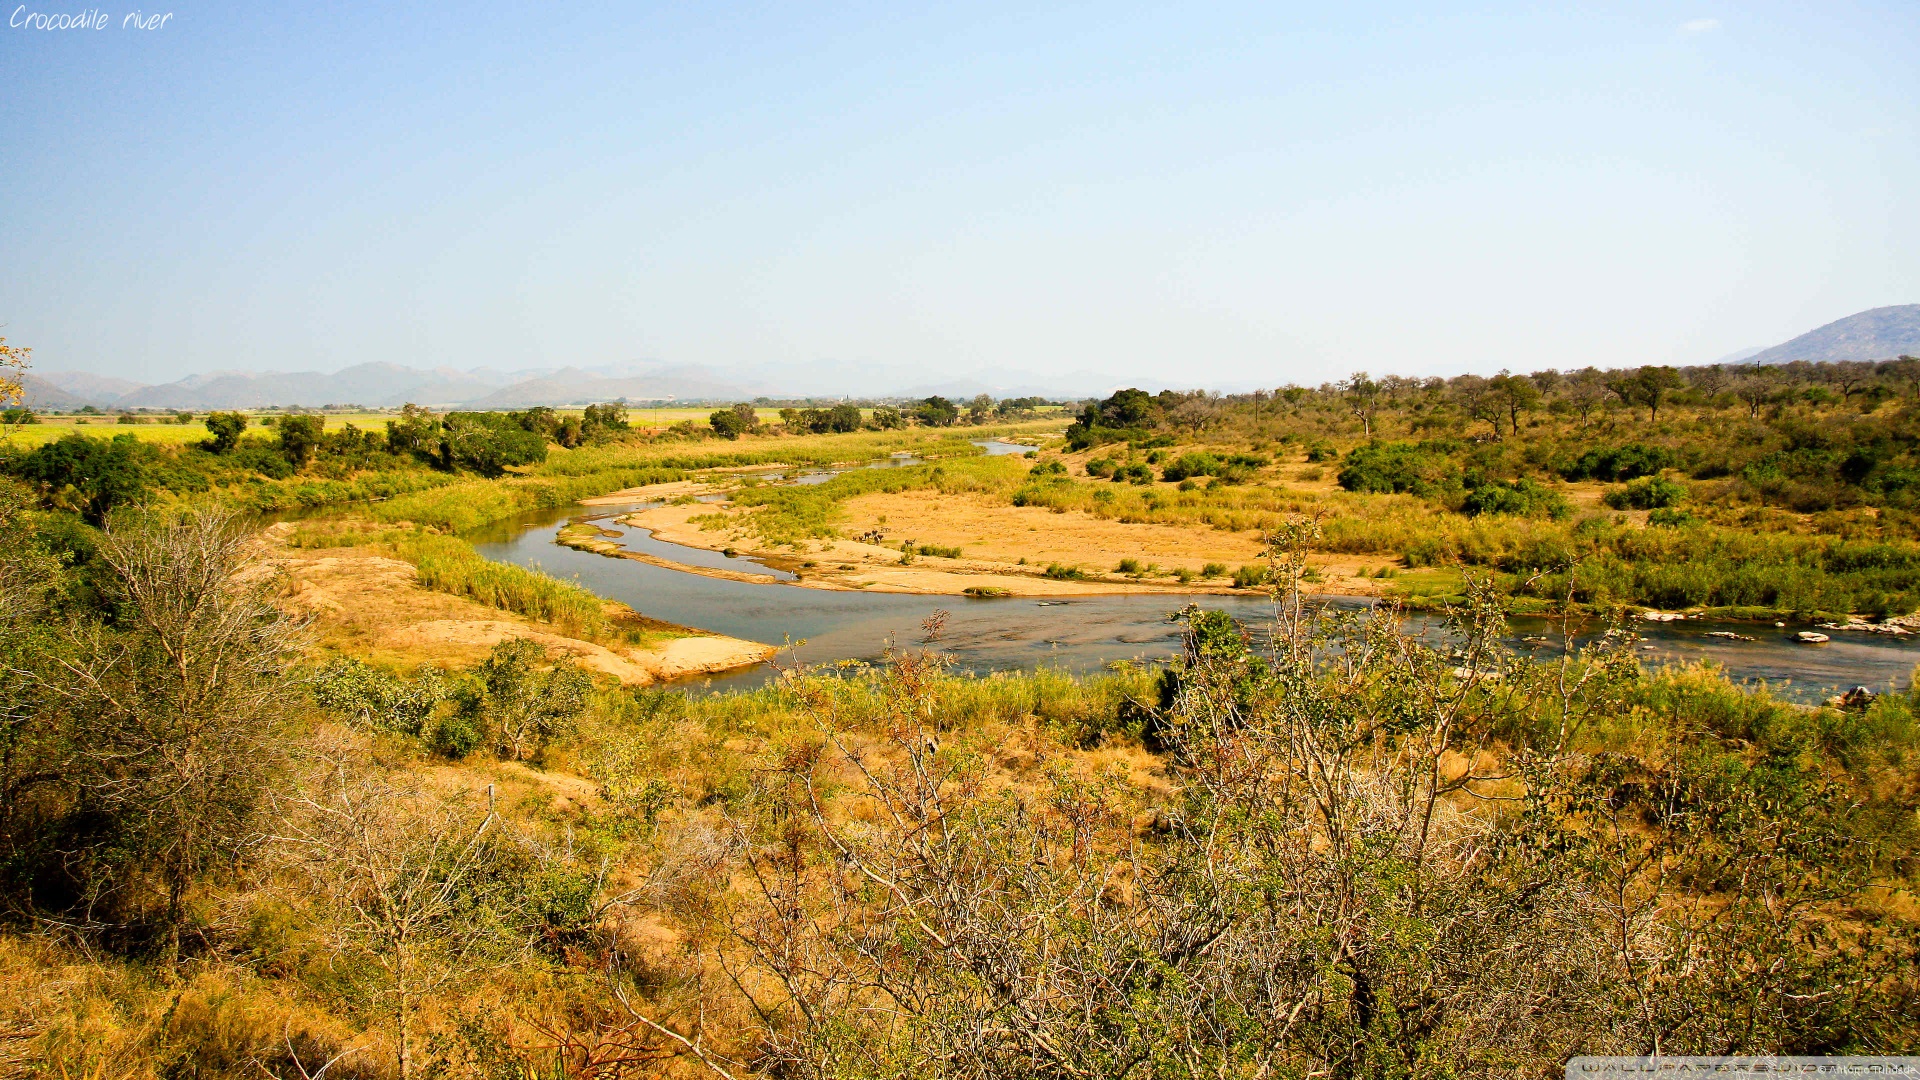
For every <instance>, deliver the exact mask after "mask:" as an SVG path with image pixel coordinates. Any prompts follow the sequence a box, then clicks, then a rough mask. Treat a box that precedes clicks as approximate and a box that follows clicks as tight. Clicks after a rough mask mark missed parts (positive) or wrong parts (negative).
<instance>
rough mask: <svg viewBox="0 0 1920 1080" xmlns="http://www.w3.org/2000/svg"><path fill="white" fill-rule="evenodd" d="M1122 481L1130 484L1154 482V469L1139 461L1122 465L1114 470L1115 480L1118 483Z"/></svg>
mask: <svg viewBox="0 0 1920 1080" xmlns="http://www.w3.org/2000/svg"><path fill="white" fill-rule="evenodd" d="M1121 481H1125V482H1127V483H1129V484H1151V483H1153V470H1152V469H1151V468H1149V467H1147V465H1145V464H1144V463H1142V462H1138V461H1136V462H1134V463H1133V464H1131V465H1122V466H1121V467H1119V468H1117V469H1115V470H1113V482H1114V483H1116V484H1118V483H1120V482H1121Z"/></svg>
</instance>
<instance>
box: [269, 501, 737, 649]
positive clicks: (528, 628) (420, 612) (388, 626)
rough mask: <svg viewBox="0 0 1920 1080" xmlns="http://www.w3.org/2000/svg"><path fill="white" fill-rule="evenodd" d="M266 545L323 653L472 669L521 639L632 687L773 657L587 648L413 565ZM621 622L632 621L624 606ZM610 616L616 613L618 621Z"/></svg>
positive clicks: (697, 642) (678, 643)
mask: <svg viewBox="0 0 1920 1080" xmlns="http://www.w3.org/2000/svg"><path fill="white" fill-rule="evenodd" d="M279 528H280V527H279V526H276V527H275V528H274V529H269V530H268V531H267V533H266V534H265V536H264V537H263V539H264V541H265V547H266V561H267V567H268V569H269V571H270V572H271V573H273V574H275V575H276V576H277V577H278V578H279V581H280V583H281V584H280V589H279V593H280V602H281V603H282V604H284V605H285V606H286V607H287V608H288V609H290V610H293V611H298V612H300V613H302V614H305V615H308V616H310V617H311V618H312V620H313V621H312V631H313V633H314V635H315V637H316V644H317V645H318V646H319V647H320V648H321V649H323V650H327V651H333V652H341V653H346V654H349V655H353V656H359V657H364V658H368V659H373V660H378V661H383V662H386V663H394V664H400V665H412V664H422V663H432V664H448V665H468V664H473V663H476V662H478V661H479V660H481V659H483V658H484V657H485V656H486V655H487V652H488V651H489V650H490V649H492V648H493V646H494V645H495V644H497V643H498V642H500V641H502V640H504V639H506V638H510V637H519V638H527V639H530V640H532V641H536V642H538V643H540V644H541V645H544V646H546V647H547V648H549V649H552V650H553V651H554V652H556V653H559V654H563V655H566V656H569V657H571V658H573V659H574V660H575V662H577V663H579V664H580V665H581V666H582V667H585V668H588V669H589V670H592V671H597V672H601V673H603V674H606V675H611V676H613V677H614V678H616V679H619V680H620V681H621V682H623V683H626V684H628V685H633V686H645V685H648V684H650V683H655V682H661V681H664V680H668V679H678V678H686V677H689V676H694V675H709V674H715V673H718V672H723V671H731V670H734V669H736V668H741V667H748V666H751V665H753V664H758V663H760V662H762V661H764V660H766V659H768V658H770V657H771V656H772V655H773V653H774V651H775V650H774V648H773V647H772V646H770V645H762V644H760V643H759V642H757V641H744V640H741V639H739V638H731V637H724V636H721V635H717V634H708V633H706V632H705V631H701V630H695V629H692V628H688V627H678V626H667V625H665V624H655V626H654V628H653V629H652V630H650V632H649V633H648V634H647V635H646V639H645V640H644V641H642V642H641V643H639V644H634V645H630V644H626V643H623V642H618V641H613V642H608V643H604V644H603V643H600V642H593V641H586V640H582V639H580V638H576V637H570V636H568V635H566V634H562V633H559V632H558V631H556V630H555V628H554V627H551V626H547V625H543V624H540V623H536V622H533V621H532V620H529V619H525V618H522V617H520V616H518V615H515V614H512V613H511V612H505V611H499V610H497V609H494V608H491V607H485V606H482V605H480V604H478V603H475V602H473V601H471V600H467V599H465V598H463V597H457V596H449V595H447V594H445V593H439V592H434V591H431V590H429V589H425V588H422V587H421V586H420V585H419V583H418V581H417V580H416V577H415V573H414V568H413V566H412V564H410V563H406V562H402V561H401V560H399V559H394V558H390V557H387V556H385V555H382V554H381V553H379V552H377V551H373V550H370V549H367V548H324V549H316V550H306V549H299V548H291V547H288V546H287V545H286V544H284V543H281V542H280V541H279V537H278V535H276V532H275V530H276V529H279ZM609 607H610V608H618V609H619V613H620V614H628V612H627V609H626V608H625V606H624V605H609ZM611 613H612V612H610V614H611Z"/></svg>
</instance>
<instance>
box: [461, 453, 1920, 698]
mask: <svg viewBox="0 0 1920 1080" xmlns="http://www.w3.org/2000/svg"><path fill="white" fill-rule="evenodd" d="M980 445H982V446H983V447H985V448H986V449H987V450H988V452H989V453H1019V452H1022V451H1024V450H1026V449H1027V448H1026V447H1022V446H1013V445H1009V444H1006V443H997V442H996V443H982V444H980ZM911 463H913V462H912V459H893V460H890V461H887V462H884V463H882V466H881V467H885V466H893V465H901V464H911ZM869 467H872V466H869ZM832 475H834V472H833V471H828V470H798V471H796V472H795V473H794V474H790V475H789V476H788V477H786V479H787V480H789V481H790V482H796V483H819V482H821V481H823V480H826V479H827V478H828V477H830V476H832ZM649 505H652V504H650V503H645V502H639V501H636V502H634V503H632V504H630V505H599V506H584V505H575V506H568V507H561V508H558V509H553V510H548V511H543V512H540V513H537V514H532V515H528V516H525V517H522V518H519V519H510V520H507V521H502V522H496V523H495V524H493V525H491V526H488V527H487V528H484V529H481V530H478V531H476V532H474V533H471V534H469V535H468V537H467V538H468V539H469V540H471V541H472V542H473V543H474V546H475V548H476V549H477V550H478V551H479V552H480V553H481V554H482V555H484V556H486V557H487V558H490V559H495V560H498V561H501V562H510V563H516V564H519V565H521V566H527V567H534V568H538V569H542V570H545V571H546V572H547V573H550V574H554V575H556V576H558V577H563V578H574V579H577V580H578V581H579V583H580V584H581V585H582V586H584V587H586V588H588V589H591V590H592V591H594V592H595V593H598V594H599V595H601V596H604V597H607V598H609V599H612V600H618V601H620V602H622V603H624V604H627V605H629V606H631V607H633V608H634V609H635V610H636V611H640V612H642V613H644V614H646V615H648V616H651V617H653V618H656V619H664V620H666V621H668V622H674V623H680V624H682V625H685V626H697V627H700V628H702V629H705V630H711V631H713V632H715V633H719V634H727V635H730V636H732V637H738V638H745V639H748V640H751V641H760V642H765V643H767V644H770V645H782V644H786V643H790V642H791V643H795V644H794V647H793V649H792V650H791V652H788V653H783V655H782V662H791V661H792V660H793V659H795V658H797V659H798V660H800V661H801V662H804V663H809V664H814V663H822V662H826V661H833V660H842V659H858V660H875V659H878V658H879V657H880V656H881V654H882V653H883V652H884V650H885V649H886V647H887V643H888V641H889V640H890V639H891V640H893V641H896V642H898V643H900V644H902V645H915V644H917V643H918V641H919V639H920V637H921V629H920V626H921V622H922V621H923V620H925V619H927V618H928V617H930V616H932V615H933V614H934V612H935V611H937V610H944V611H946V612H948V613H949V614H948V617H947V620H946V624H945V630H944V632H943V634H942V636H941V638H940V643H939V647H940V648H941V649H942V650H944V651H946V652H948V653H950V654H952V655H953V657H954V659H955V663H956V666H957V667H958V668H959V669H960V670H963V671H970V672H975V673H984V672H991V671H1007V670H1020V669H1029V668H1036V667H1046V666H1051V667H1058V668H1062V669H1065V670H1068V671H1074V672H1084V671H1090V670H1095V669H1098V668H1100V667H1101V666H1103V665H1105V664H1107V663H1110V662H1112V661H1117V660H1133V659H1145V660H1154V659H1162V658H1165V657H1168V656H1171V655H1173V654H1174V653H1176V652H1177V651H1178V650H1179V647H1180V642H1179V632H1178V628H1177V627H1175V626H1174V625H1173V624H1172V623H1170V622H1169V621H1168V619H1167V616H1168V614H1169V613H1170V612H1173V611H1177V610H1178V609H1179V608H1180V607H1182V606H1183V605H1185V604H1187V603H1189V602H1195V603H1199V604H1202V605H1205V606H1207V607H1211V608H1221V609H1224V610H1226V611H1228V612H1230V613H1232V614H1233V615H1234V616H1235V617H1236V618H1239V619H1241V620H1242V621H1243V622H1246V623H1248V624H1250V625H1252V626H1255V627H1256V628H1257V627H1260V626H1263V625H1266V624H1270V623H1271V621H1272V607H1271V604H1270V602H1269V601H1268V600H1267V598H1266V597H1264V596H1228V595H1218V594H1195V595H1191V596H1188V595H1181V594H1175V593H1154V594H1125V595H1110V596H1088V597H1084V598H1073V599H1066V600H1060V599H1036V598H1032V597H1005V598H974V597H962V596H915V595H906V594H900V593H863V592H834V591H828V590H823V589H809V588H801V587H797V586H791V585H760V584H752V583H748V582H741V581H731V580H727V579H724V578H714V577H706V576H703V575H700V574H691V573H686V572H683V571H679V570H672V569H668V568H665V567H660V566H653V565H651V564H648V563H643V562H637V561H635V560H632V559H618V558H608V557H606V556H603V555H596V554H593V553H591V552H586V551H579V550H576V549H573V548H568V547H562V546H560V545H559V544H556V543H554V535H555V534H556V533H557V532H558V531H559V530H560V527H561V526H563V525H565V524H566V523H567V522H568V521H569V520H571V519H574V518H579V517H591V518H593V519H595V523H596V524H598V525H600V526H602V527H603V528H607V529H609V530H612V531H616V532H619V533H620V534H621V536H620V540H619V543H620V544H621V545H622V546H624V547H626V548H628V549H629V550H633V551H639V552H644V553H647V554H651V555H655V556H658V557H660V558H663V559H667V560H670V561H673V562H679V563H683V564H687V565H693V566H707V567H719V568H727V569H743V570H750V571H752V572H754V573H759V574H768V575H771V576H773V577H776V578H782V579H785V578H790V577H791V575H790V574H787V573H786V572H785V571H780V570H776V569H774V568H771V567H766V566H761V565H758V564H754V563H753V562H752V561H751V560H749V559H746V558H744V557H742V558H734V557H729V556H727V555H724V554H722V553H720V552H716V551H708V550H706V549H703V548H694V547H687V546H685V545H681V544H672V543H668V542H665V541H662V540H657V539H655V538H653V536H652V535H651V534H649V533H648V532H647V531H646V530H644V529H636V528H633V527H630V526H627V525H623V524H620V523H619V522H617V521H615V520H613V519H614V517H615V516H617V515H620V514H625V513H628V512H630V511H632V510H637V509H641V508H643V507H646V506H649ZM743 564H746V565H743ZM1334 602H1335V603H1338V604H1343V605H1352V606H1356V607H1359V606H1364V605H1365V604H1366V602H1367V601H1365V600H1364V599H1357V598H1338V599H1336V600H1334ZM1412 621H1413V622H1414V623H1415V625H1416V626H1418V627H1423V628H1428V627H1433V626H1435V625H1437V623H1436V620H1434V619H1433V618H1432V617H1431V616H1419V615H1417V616H1415V617H1414V618H1413V620H1412ZM1635 629H1636V631H1637V632H1638V633H1639V634H1640V635H1641V636H1642V638H1643V639H1644V640H1643V641H1642V642H1641V647H1642V654H1641V655H1642V657H1643V658H1644V660H1645V661H1646V662H1647V663H1649V664H1650V665H1658V664H1679V663H1691V662H1697V661H1702V660H1711V661H1713V662H1715V663H1718V664H1719V665H1721V666H1722V667H1723V668H1724V669H1725V671H1726V673H1727V674H1728V675H1729V676H1730V677H1732V678H1734V679H1736V680H1740V681H1765V682H1766V683H1768V684H1769V685H1770V686H1772V687H1773V689H1774V690H1775V692H1776V693H1778V694H1780V695H1782V696H1784V697H1788V698H1792V699H1794V700H1799V701H1817V700H1821V699H1824V698H1826V697H1828V696H1830V695H1832V694H1834V693H1837V692H1839V691H1841V690H1844V689H1846V688H1848V687H1851V686H1854V685H1865V686H1868V687H1871V688H1872V689H1874V690H1876V691H1881V690H1886V689H1889V688H1891V687H1895V686H1898V687H1899V688H1902V689H1904V688H1905V687H1906V686H1907V685H1908V684H1909V682H1910V680H1911V677H1912V673H1913V670H1914V666H1915V664H1916V663H1920V640H1916V638H1912V637H1909V638H1901V637H1891V636H1883V635H1878V634H1865V633H1858V632H1850V633H1843V632H1835V633H1834V634H1833V635H1832V636H1833V640H1832V641H1831V642H1829V643H1826V644H1823V645H1803V644H1800V643H1798V642H1796V641H1794V640H1793V635H1794V633H1795V632H1796V631H1797V630H1800V629H1804V628H1803V627H1798V626H1789V627H1786V628H1784V629H1782V628H1776V627H1773V626H1771V625H1754V624H1751V623H1729V624H1718V623H1710V622H1703V621H1697V620H1688V621H1686V622H1675V623H1642V624H1638V625H1636V627H1635ZM1512 630H1513V637H1512V640H1511V644H1512V645H1513V646H1514V647H1515V648H1516V649H1541V650H1557V649H1558V648H1559V647H1560V644H1561V637H1560V634H1559V632H1558V629H1557V627H1556V626H1555V625H1554V624H1551V623H1549V622H1547V621H1546V620H1541V619H1515V620H1514V622H1513V627H1512ZM1716 631H1719V632H1733V633H1739V634H1745V635H1749V636H1751V637H1754V638H1757V639H1758V640H1755V641H1738V640H1732V639H1728V638H1717V637H1712V636H1709V635H1710V634H1712V633H1713V632H1716ZM1577 632H1578V631H1576V633H1577ZM773 674H774V668H773V667H771V666H770V665H760V666H759V667H756V668H751V669H746V670H743V671H739V672H733V673H729V674H726V675H720V676H713V677H709V678H701V679H696V680H692V681H690V683H689V685H688V686H687V689H689V690H692V691H696V692H705V691H711V690H728V689H750V688H752V687H755V686H759V685H761V684H763V683H765V682H766V681H767V680H768V679H770V678H771V677H772V676H773Z"/></svg>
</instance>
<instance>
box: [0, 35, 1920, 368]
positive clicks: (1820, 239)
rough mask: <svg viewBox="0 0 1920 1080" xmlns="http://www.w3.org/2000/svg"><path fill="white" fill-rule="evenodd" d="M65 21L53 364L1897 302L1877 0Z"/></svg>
mask: <svg viewBox="0 0 1920 1080" xmlns="http://www.w3.org/2000/svg"><path fill="white" fill-rule="evenodd" d="M28 10H43V11H56V10H58V11H66V10H69V9H64V8H59V9H56V8H53V7H49V6H47V5H40V6H38V7H35V8H30V9H28ZM70 10H72V11H73V12H79V11H81V10H83V9H81V8H72V9H70ZM100 10H101V11H103V12H107V13H109V14H111V15H112V20H111V24H110V25H109V26H108V27H107V28H105V29H101V30H98V31H92V30H87V31H35V30H31V29H24V28H20V27H0V90H4V94H0V146H5V147H6V148H7V150H8V154H7V159H8V160H7V165H6V168H5V169H4V170H0V199H4V205H5V206H6V207H7V210H6V212H5V213H4V214H0V265H4V266H5V267H6V272H5V273H4V274H0V323H3V324H5V325H4V326H0V335H4V336H5V337H7V338H8V339H10V340H11V341H12V342H13V343H15V344H22V345H28V346H31V347H33V348H34V349H35V356H34V359H35V363H36V366H37V367H39V368H40V369H42V370H46V371H89V372H94V373H97V374H100V375H106V376H114V377H121V378H128V379H133V380H136V381H140V382H147V383H163V382H168V381H172V380H174V379H177V378H180V377H182V376H184V375H188V374H196V373H206V372H212V371H220V370H240V371H284V372H297V371H320V372H332V371H337V370H339V369H342V368H346V367H351V366H353V365H356V364H360V363H365V362H369V361H385V362H390V363H395V364H401V365H405V366H408V367H415V368H434V367H449V368H454V369H458V370H463V371H464V370H474V369H493V370H497V371H527V370H539V369H549V370H550V369H558V368H564V367H582V368H589V369H591V368H604V367H608V366H618V365H627V364H636V363H657V364H661V365H665V366H669V367H692V368H700V369H703V370H719V371H724V370H737V369H742V368H749V367H766V366H780V365H813V364H820V363H835V362H838V363H845V364H850V365H877V366H880V367H883V368H885V369H886V370H889V371H896V372H899V373H901V376H900V377H901V378H902V379H904V380H908V381H911V380H914V379H916V378H919V379H921V381H927V382H933V381H938V380H941V379H952V378H957V377H963V376H966V375H968V374H969V373H971V372H974V371H978V370H981V369H989V368H996V369H1005V370H1011V371H1016V372H1032V373H1034V375H1035V377H1036V378H1048V377H1055V376H1061V375H1066V374H1068V373H1072V372H1096V373H1100V374H1103V375H1110V376H1112V377H1114V378H1118V379H1143V378H1156V379H1159V380H1162V381H1172V382H1184V383H1186V384H1189V385H1194V386H1215V387H1230V386H1239V385H1267V386H1273V385H1280V384H1283V383H1288V382H1296V383H1302V384H1307V385H1313V384H1318V383H1320V382H1323V381H1326V380H1328V379H1333V378H1338V377H1339V376H1341V375H1343V374H1345V373H1346V372H1348V371H1352V370H1356V369H1365V370H1369V371H1372V372H1375V373H1376V374H1378V373H1385V372H1396V373H1402V374H1414V375H1425V374H1453V373H1457V372H1461V371H1479V372H1491V371H1494V370H1497V369H1500V368H1513V369H1515V370H1531V369H1537V368H1542V367H1559V368H1569V367H1582V366H1586V365H1589V364H1591V365H1595V366H1601V367H1614V366H1628V365H1633V364H1639V363H1670V364H1696V363H1709V362H1712V361H1713V360H1715V359H1717V358H1720V357H1722V356H1725V355H1728V354H1731V353H1734V352H1736V351H1738V350H1742V349H1746V348H1752V347H1762V346H1769V345H1774V344H1777V343H1779V342H1781V341H1785V340H1787V339H1788V338H1791V337H1793V336H1795V335H1798V334H1800V333H1803V332H1805V331H1807V330H1810V329H1812V328H1814V327H1816V326H1819V325H1822V324H1825V323H1827V322H1830V321H1832V320H1834V319H1838V318H1841V317H1843V316H1846V315H1850V314H1853V313H1854V312H1858V311H1861V310H1865V309H1869V308H1875V307H1880V306H1885V305H1892V304H1903V303H1911V302H1914V301H1915V300H1920V260H1915V259H1914V258H1913V257H1912V252H1913V251H1915V250H1920V214H1916V213H1915V211H1916V210H1920V196H1916V194H1915V193H1914V192H1913V191H1912V190H1911V185H1910V184H1903V183H1902V182H1901V181H1900V178H1901V177H1903V176H1912V175H1915V174H1916V169H1915V166H1916V165H1917V164H1920V143H1917V142H1916V140H1915V138H1914V135H1915V133H1916V125H1915V122H1914V121H1915V119H1916V117H1915V111H1916V102H1920V93H1916V91H1920V73H1916V72H1915V71H1914V69H1913V67H1912V65H1911V63H1910V58H1911V56H1912V55H1913V54H1914V51H1915V46H1916V45H1920V10H1917V9H1915V8H1913V7H1912V6H1911V5H1894V4H1872V3H1866V4H1849V5H1833V6H1829V7H1825V8H1822V9H1820V10H1814V11H1808V10H1803V9H1801V8H1798V7H1796V6H1792V5H1785V4H1774V5H1758V6H1754V7H1750V8H1745V9H1741V10H1734V9H1731V8H1722V7H1717V6H1713V5H1705V6H1701V5H1695V6H1689V7H1675V6H1671V5H1665V4H1651V3H1645V4H1634V5H1626V6H1621V7H1617V8H1614V9H1611V10H1609V11H1607V12H1605V13H1591V12H1582V13H1564V12H1551V13H1543V12H1538V11H1534V10H1531V9H1529V8H1527V7H1523V6H1518V5H1514V6H1506V7H1501V8H1495V9H1485V10H1482V11H1479V12H1476V13H1474V14H1472V15H1433V14H1429V13H1425V12H1423V11H1421V10H1420V9H1418V8H1415V7H1413V6H1411V5H1402V4H1382V5H1371V6H1368V7H1364V8H1358V7H1355V8H1343V9H1340V10H1337V11H1324V10H1320V9H1319V8H1317V7H1314V8H1308V7H1300V6H1290V5H1289V6H1281V7H1277V8H1276V7H1267V6H1254V5H1235V6H1224V7H1216V8H1212V9H1208V10H1206V11H1199V12H1195V11H1190V10H1186V9H1174V8H1172V7H1164V8H1156V7H1150V6H1138V5H1136V6H1125V7H1121V6H1112V5H1106V6H1101V7H1097V8H1096V7H1093V6H1067V5H1056V6H1052V7H1049V8H1047V9H1045V10H1041V11H1028V10H1021V9H1017V8H1014V7H1012V6H1008V5H991V6H985V7H974V8H969V9H966V10H957V9H932V10H907V9H901V8H894V7H880V6H873V7H845V8H838V9H834V10H832V11H800V10H797V9H796V10H780V9H761V8H754V9H748V8H729V9H708V10H701V11H686V10H680V9H673V8H665V7H643V8H638V9H628V8H622V7H616V6H610V5H594V4H581V5H569V6H567V7H566V8H564V9H554V10H540V11H534V10H530V9H526V8H523V7H517V6H505V5H489V4H482V5H475V6H472V7H468V8H461V9H459V10H458V13H457V14H452V15H442V14H439V13H436V12H431V11H428V10H425V9H419V8H403V9H398V10H384V9H379V8H375V7H371V6H361V5H344V6H335V7H330V8H326V9H320V8H290V9H285V10H265V9H257V8H252V7H243V6H237V5H235V6H223V5H211V4H209V5H198V6H194V7H191V8H183V9H176V14H175V17H174V18H173V19H172V20H171V21H169V22H168V23H167V24H166V25H165V26H164V27H163V28H161V29H158V30H154V31H138V30H130V29H122V27H121V20H120V16H121V15H122V14H124V12H122V11H121V10H120V9H111V8H101V9H100ZM1170 373H1171V374H1170Z"/></svg>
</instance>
